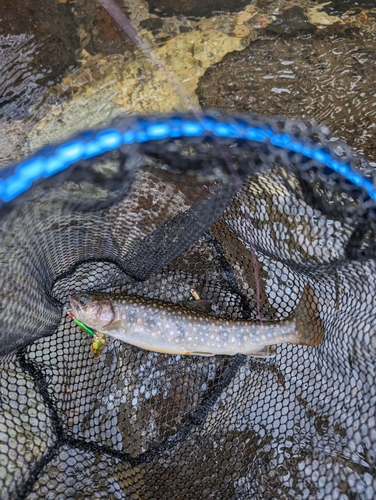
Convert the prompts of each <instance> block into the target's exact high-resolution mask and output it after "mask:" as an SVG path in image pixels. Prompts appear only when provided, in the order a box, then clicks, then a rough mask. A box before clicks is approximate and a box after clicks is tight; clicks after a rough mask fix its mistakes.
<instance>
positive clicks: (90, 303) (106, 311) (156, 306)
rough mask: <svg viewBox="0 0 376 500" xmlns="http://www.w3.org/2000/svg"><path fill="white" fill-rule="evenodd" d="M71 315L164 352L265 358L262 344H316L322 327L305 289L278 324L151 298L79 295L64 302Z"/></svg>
mask: <svg viewBox="0 0 376 500" xmlns="http://www.w3.org/2000/svg"><path fill="white" fill-rule="evenodd" d="M70 301H71V307H72V310H73V315H74V316H75V317H76V318H77V319H79V320H80V321H82V322H83V323H85V324H86V325H87V326H89V327H91V328H93V329H94V330H95V331H97V332H101V333H104V334H107V335H110V336H111V337H113V338H115V339H119V340H121V341H123V342H127V343H128V344H132V345H135V346H137V347H141V348H142V349H147V350H149V351H155V352H162V353H166V354H184V355H200V356H212V355H217V354H225V355H230V356H232V355H235V354H238V353H241V354H246V355H250V356H261V357H262V356H266V355H270V349H267V347H268V346H274V345H275V344H282V343H289V344H298V345H310V346H315V345H318V344H319V343H320V342H321V341H322V339H323V337H324V327H323V324H322V321H321V319H320V315H319V312H318V301H317V297H316V296H315V294H314V291H313V289H312V287H311V286H309V285H307V286H306V287H305V289H304V291H303V294H302V297H301V299H300V302H299V304H298V305H297V307H296V308H295V310H294V311H293V313H292V314H291V315H290V317H289V318H287V319H284V320H281V321H265V322H260V321H246V320H229V319H226V318H223V317H217V316H213V315H210V314H208V313H207V312H205V311H204V310H203V309H202V305H203V304H204V303H205V302H207V301H189V302H188V303H187V302H185V303H183V304H171V303H167V302H162V301H160V300H156V299H149V298H144V297H137V296H130V295H111V294H107V293H81V294H77V295H73V296H72V297H71V299H70Z"/></svg>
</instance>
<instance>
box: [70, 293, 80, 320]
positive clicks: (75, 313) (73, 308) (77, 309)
mask: <svg viewBox="0 0 376 500" xmlns="http://www.w3.org/2000/svg"><path fill="white" fill-rule="evenodd" d="M70 306H71V311H72V312H73V316H78V315H79V314H80V311H81V310H82V309H81V306H80V304H79V303H78V302H77V301H76V299H75V298H74V297H71V298H70ZM68 310H69V309H68Z"/></svg>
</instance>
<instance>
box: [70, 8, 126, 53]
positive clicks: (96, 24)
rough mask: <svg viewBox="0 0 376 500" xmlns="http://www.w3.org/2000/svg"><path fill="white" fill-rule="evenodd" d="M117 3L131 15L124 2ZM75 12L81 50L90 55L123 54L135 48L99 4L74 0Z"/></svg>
mask: <svg viewBox="0 0 376 500" xmlns="http://www.w3.org/2000/svg"><path fill="white" fill-rule="evenodd" d="M114 1H115V0H114ZM115 3H116V4H117V5H118V6H119V7H120V8H121V9H122V10H123V11H124V13H125V14H127V15H129V12H128V11H127V10H126V9H125V8H124V4H123V3H122V2H119V1H116V2H115ZM74 11H75V17H76V21H77V23H78V24H79V28H80V34H81V48H83V49H86V50H87V51H88V52H90V54H92V55H95V54H99V53H100V54H102V55H108V54H123V53H124V52H126V51H128V50H131V49H132V48H133V46H134V44H133V42H132V41H131V40H130V38H129V37H128V35H127V34H126V33H125V31H124V30H123V29H122V28H121V27H120V26H119V25H118V23H117V22H116V21H115V20H114V19H113V18H112V17H111V16H110V14H109V13H108V12H107V11H106V9H105V8H104V7H102V5H100V4H99V3H98V2H88V1H87V0H74Z"/></svg>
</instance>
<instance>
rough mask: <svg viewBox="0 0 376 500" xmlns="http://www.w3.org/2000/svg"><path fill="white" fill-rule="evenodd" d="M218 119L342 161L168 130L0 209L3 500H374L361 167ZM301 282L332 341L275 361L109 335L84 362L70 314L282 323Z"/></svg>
mask: <svg viewBox="0 0 376 500" xmlns="http://www.w3.org/2000/svg"><path fill="white" fill-rule="evenodd" d="M156 120H159V121H160V120H161V119H160V118H159V117H157V118H156ZM163 120H164V123H171V120H172V118H170V117H164V118H163ZM225 121H226V123H227V124H235V125H239V123H240V122H242V123H248V124H249V123H251V124H252V126H257V127H258V129H259V130H261V131H262V130H264V131H272V132H271V134H272V135H271V136H270V137H277V136H278V137H281V136H282V135H283V134H287V135H288V136H289V137H290V138H291V137H292V138H293V142H294V143H300V144H305V145H306V146H307V147H310V148H311V149H312V148H316V151H319V152H321V153H322V154H325V155H329V154H330V155H331V156H332V158H334V159H335V160H336V161H337V162H339V164H340V165H342V167H343V169H342V170H341V172H340V173H338V172H337V173H336V172H334V170H333V169H332V168H329V167H328V165H326V164H324V163H323V162H320V161H318V160H317V159H315V158H312V155H309V154H305V153H304V150H302V149H301V150H300V152H296V151H293V150H292V147H291V144H290V145H289V146H286V145H285V146H284V145H283V144H279V145H278V146H273V145H272V141H266V142H265V141H264V142H263V143H260V141H256V140H252V139H249V140H248V139H247V140H245V139H239V138H233V137H232V138H231V137H229V136H227V137H225V136H223V137H219V136H218V134H217V137H215V138H214V137H213V135H212V134H208V133H205V134H204V133H202V134H201V135H196V136H195V137H187V136H186V137H182V136H180V137H176V138H175V137H173V134H172V133H171V134H170V136H169V137H165V138H164V139H158V140H150V138H147V137H146V139H144V140H142V141H141V140H140V141H139V142H137V143H135V144H129V145H124V144H123V145H121V146H119V147H118V148H116V149H115V150H113V151H111V152H107V153H104V154H101V155H99V156H95V157H93V158H91V159H87V160H80V161H77V162H73V163H72V164H70V165H69V168H66V169H65V170H64V171H62V172H60V173H59V174H57V175H55V176H53V177H51V178H49V179H40V180H38V181H37V182H35V183H34V184H33V186H32V188H31V189H29V190H27V192H26V193H24V194H23V195H21V196H19V197H17V198H15V199H14V200H13V201H12V202H10V203H4V204H3V207H2V210H1V215H2V217H1V248H0V283H1V293H0V300H1V316H0V328H1V329H0V332H1V343H0V352H1V354H2V357H1V361H0V362H1V379H0V380H1V413H0V436H1V438H0V447H1V462H0V487H1V497H2V498H4V499H13V498H17V499H23V498H25V499H26V498H27V499H36V498H44V499H52V498H61V499H64V498H67V499H68V498H74V499H84V498H113V499H124V498H127V499H128V498H129V499H131V498H132V499H147V498H150V499H162V498H163V499H165V498H179V499H187V500H188V499H196V498H197V499H199V498H215V499H226V500H228V499H250V498H252V499H274V498H281V499H297V498H302V499H303V498H304V499H307V498H308V499H336V498H338V499H339V498H340V499H342V500H345V499H349V500H352V499H362V500H363V499H364V500H366V499H373V498H374V497H375V494H376V469H375V465H376V422H375V414H376V412H375V407H376V406H375V403H376V386H375V366H376V363H375V350H376V334H375V329H376V318H375V298H376V293H375V279H374V276H375V241H374V230H375V213H376V212H375V201H374V199H373V198H372V196H373V191H372V189H371V188H370V185H371V184H372V182H373V179H372V169H371V167H370V166H369V164H368V163H367V162H366V161H365V160H364V159H362V158H359V157H356V156H355V155H354V154H353V153H352V152H351V151H350V150H349V149H348V148H347V147H346V145H344V144H342V143H339V142H338V141H332V140H331V137H330V135H329V134H328V132H327V131H326V130H324V129H319V128H316V127H314V126H312V125H306V124H303V123H299V122H296V121H291V120H285V119H283V118H275V119H264V118H261V117H256V116H253V117H235V116H227V117H226V118H225ZM139 123H140V122H139V121H137V120H135V119H133V118H127V119H124V120H122V121H120V122H117V123H116V124H115V125H114V127H115V128H116V130H120V131H122V132H124V130H126V129H127V130H128V129H132V130H136V129H137V126H138V125H137V124H139ZM89 135H90V134H89ZM228 135H229V134H228ZM85 137H86V136H85ZM88 137H89V136H88ZM90 137H91V136H90ZM274 142H276V141H274ZM295 149H297V148H295ZM51 151H52V152H51ZM53 151H55V150H54V149H53V148H52V149H51V148H50V149H48V150H44V152H42V153H41V154H45V155H46V156H48V155H52V154H53ZM309 156H311V158H309ZM316 156H317V155H316ZM317 157H318V156H317ZM326 163H328V162H326ZM333 165H334V164H333ZM349 165H350V166H351V168H352V170H351V171H350V167H349ZM355 167H358V172H360V175H361V178H362V179H363V180H362V182H360V181H359V178H357V177H354V176H353V173H354V171H355V170H354V169H355ZM10 170H12V169H10ZM351 172H352V173H351ZM7 175H8V173H7ZM367 183H368V184H367ZM364 186H366V188H367V189H368V191H367V189H365V188H364ZM307 284H308V285H310V286H311V287H312V289H313V291H314V294H315V296H316V298H317V302H318V307H319V312H320V317H321V320H322V322H323V325H324V331H325V335H324V340H323V341H322V342H321V344H320V345H318V346H317V347H308V346H298V345H290V344H282V345H279V346H277V354H276V356H275V357H274V358H265V359H258V358H253V357H249V356H243V355H240V354H238V355H236V356H233V357H229V356H217V357H198V356H171V355H167V354H160V353H154V352H150V351H145V350H142V349H139V348H137V347H134V346H131V345H129V344H126V343H122V342H120V341H117V340H112V339H111V338H110V337H108V338H107V343H106V347H105V350H104V352H103V354H102V355H101V356H100V357H99V358H98V359H95V358H94V357H93V355H92V353H91V347H90V345H91V341H92V340H91V338H90V337H89V336H88V335H86V334H85V333H84V332H83V331H82V330H81V329H80V328H78V327H77V326H76V325H75V324H74V323H73V322H72V321H71V320H70V319H69V317H68V316H67V314H66V311H65V308H66V307H67V306H68V303H69V298H70V296H71V295H72V294H74V293H78V292H82V291H103V292H116V293H126V294H133V295H140V296H144V297H153V298H158V299H162V300H164V301H167V302H173V303H177V302H183V301H187V300H190V299H191V298H192V295H191V293H192V292H191V291H192V290H194V291H195V292H196V293H197V294H198V295H199V296H200V297H201V298H205V299H209V300H211V301H212V303H213V304H214V305H215V310H216V314H217V315H219V316H223V317H227V318H229V319H246V320H257V319H258V318H259V317H260V315H261V317H262V318H265V319H268V320H270V321H276V322H278V321H279V320H282V319H284V318H287V317H288V316H289V315H290V314H292V313H293V311H294V310H295V308H296V306H297V304H298V303H299V300H300V298H301V296H302V293H303V290H304V288H305V286H306V285H307Z"/></svg>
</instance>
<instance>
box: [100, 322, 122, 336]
mask: <svg viewBox="0 0 376 500" xmlns="http://www.w3.org/2000/svg"><path fill="white" fill-rule="evenodd" d="M121 326H122V322H121V319H118V320H117V321H114V322H113V323H111V324H110V325H107V326H106V327H105V330H104V333H106V332H110V331H111V330H117V329H118V328H121Z"/></svg>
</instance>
